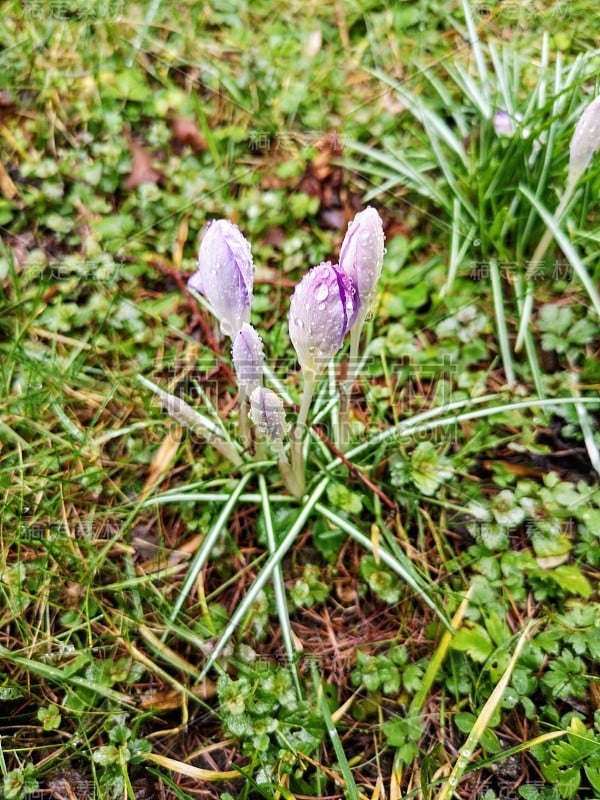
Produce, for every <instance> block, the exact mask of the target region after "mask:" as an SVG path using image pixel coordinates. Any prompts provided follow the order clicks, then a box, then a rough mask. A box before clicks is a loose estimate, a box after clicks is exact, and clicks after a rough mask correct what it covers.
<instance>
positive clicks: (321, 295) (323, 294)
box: [315, 283, 329, 302]
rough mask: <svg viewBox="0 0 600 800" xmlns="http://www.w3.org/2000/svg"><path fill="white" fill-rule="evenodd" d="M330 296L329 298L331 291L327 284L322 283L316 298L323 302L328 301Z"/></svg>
mask: <svg viewBox="0 0 600 800" xmlns="http://www.w3.org/2000/svg"><path fill="white" fill-rule="evenodd" d="M328 296H329V289H328V288H327V284H325V283H322V284H321V285H320V286H319V288H318V289H317V291H316V292H315V297H316V298H317V302H323V300H327V297H328Z"/></svg>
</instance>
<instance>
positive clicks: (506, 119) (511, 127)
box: [492, 109, 515, 136]
mask: <svg viewBox="0 0 600 800" xmlns="http://www.w3.org/2000/svg"><path fill="white" fill-rule="evenodd" d="M492 124H493V126H494V130H495V131H496V134H497V135H498V136H512V135H513V134H514V132H515V123H514V122H513V120H512V119H511V117H510V116H509V115H508V114H507V113H506V111H503V110H502V109H501V110H500V111H496V113H495V114H494V117H493V119H492Z"/></svg>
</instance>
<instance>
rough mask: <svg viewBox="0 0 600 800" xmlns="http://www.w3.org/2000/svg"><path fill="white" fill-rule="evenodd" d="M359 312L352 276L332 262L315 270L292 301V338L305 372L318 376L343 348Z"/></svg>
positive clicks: (301, 284) (304, 278)
mask: <svg viewBox="0 0 600 800" xmlns="http://www.w3.org/2000/svg"><path fill="white" fill-rule="evenodd" d="M357 313H358V298H357V294H356V289H355V286H354V284H353V282H352V280H351V279H350V277H349V276H348V275H347V274H346V273H345V272H344V271H343V270H341V269H340V268H339V266H338V265H337V264H335V265H333V264H332V263H331V262H330V261H325V262H323V263H322V264H319V266H318V267H313V268H312V269H311V270H310V271H309V272H308V273H307V274H306V275H305V276H304V277H303V278H302V280H301V281H300V283H299V284H298V285H297V286H296V289H295V290H294V294H293V295H292V299H291V302H290V314H289V326H290V339H291V340H292V344H293V345H294V348H295V350H296V354H297V355H298V361H299V362H300V366H301V367H302V369H303V370H304V371H308V372H313V373H315V374H316V373H318V372H320V371H321V370H322V369H323V368H324V367H325V365H326V364H327V362H328V361H329V360H330V359H331V358H332V357H333V356H334V355H335V354H336V353H337V351H338V350H339V349H340V347H341V346H342V343H343V341H344V336H345V335H346V333H347V332H348V331H349V330H350V328H351V327H352V325H353V324H354V321H355V319H356V315H357Z"/></svg>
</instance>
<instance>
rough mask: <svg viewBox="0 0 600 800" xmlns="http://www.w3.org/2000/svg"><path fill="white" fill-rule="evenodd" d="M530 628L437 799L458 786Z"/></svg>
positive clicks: (529, 627) (499, 698)
mask: <svg viewBox="0 0 600 800" xmlns="http://www.w3.org/2000/svg"><path fill="white" fill-rule="evenodd" d="M530 630H531V625H528V626H527V627H526V628H525V630H524V631H523V634H522V636H521V638H520V639H519V641H518V642H517V646H516V647H515V652H514V653H513V655H512V658H511V659H510V661H509V663H508V666H507V668H506V670H505V671H504V675H503V676H502V677H501V678H500V680H499V681H498V683H497V685H496V687H495V688H494V691H493V692H492V693H491V695H490V696H489V698H488V700H487V702H486V704H485V705H484V707H483V708H482V709H481V712H480V714H479V716H478V717H477V719H476V720H475V724H474V725H473V727H472V729H471V732H470V733H469V735H468V737H467V741H466V742H465V743H464V745H463V746H462V747H461V749H460V751H459V753H458V758H457V759H456V763H455V765H454V768H453V769H452V772H451V773H450V776H449V778H448V780H447V781H446V783H445V784H444V785H443V786H442V790H441V791H440V793H439V794H438V796H437V800H448V797H450V796H451V795H453V794H454V791H455V790H456V787H457V786H458V782H459V781H460V779H461V778H462V776H463V774H464V772H465V770H466V768H467V766H468V764H469V761H470V759H471V756H472V755H473V752H474V751H475V749H476V748H477V746H478V744H479V740H480V739H481V736H482V734H483V732H484V730H485V729H486V727H487V726H488V724H489V722H490V719H491V718H492V714H493V713H494V711H495V710H496V708H497V707H498V704H499V703H500V701H501V699H502V694H503V692H504V690H505V689H506V687H507V686H508V682H509V680H510V676H511V675H512V673H513V670H514V668H515V665H516V663H517V660H518V658H519V656H520V655H521V651H522V649H523V647H524V645H525V642H526V641H527V637H528V635H529V631H530Z"/></svg>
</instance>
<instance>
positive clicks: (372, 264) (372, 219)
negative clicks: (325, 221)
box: [340, 206, 385, 324]
mask: <svg viewBox="0 0 600 800" xmlns="http://www.w3.org/2000/svg"><path fill="white" fill-rule="evenodd" d="M384 240H385V237H384V235H383V223H382V221H381V217H380V216H379V214H378V213H377V211H376V210H375V209H374V208H371V207H370V206H369V207H368V208H365V210H364V211H361V212H360V213H359V214H357V215H356V216H355V217H354V219H353V220H352V222H351V223H350V224H349V225H348V230H347V232H346V236H345V237H344V241H343V242H342V249H341V250H340V269H342V270H343V271H344V272H346V273H347V274H348V275H349V276H350V278H351V279H352V282H353V283H354V286H355V287H356V291H357V293H358V303H359V308H360V311H359V313H358V319H359V324H360V323H361V321H364V319H365V317H366V316H367V314H368V312H369V311H370V310H371V308H372V307H373V304H374V302H375V296H376V292H377V281H378V280H379V276H380V275H381V267H382V266H383V255H384Z"/></svg>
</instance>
